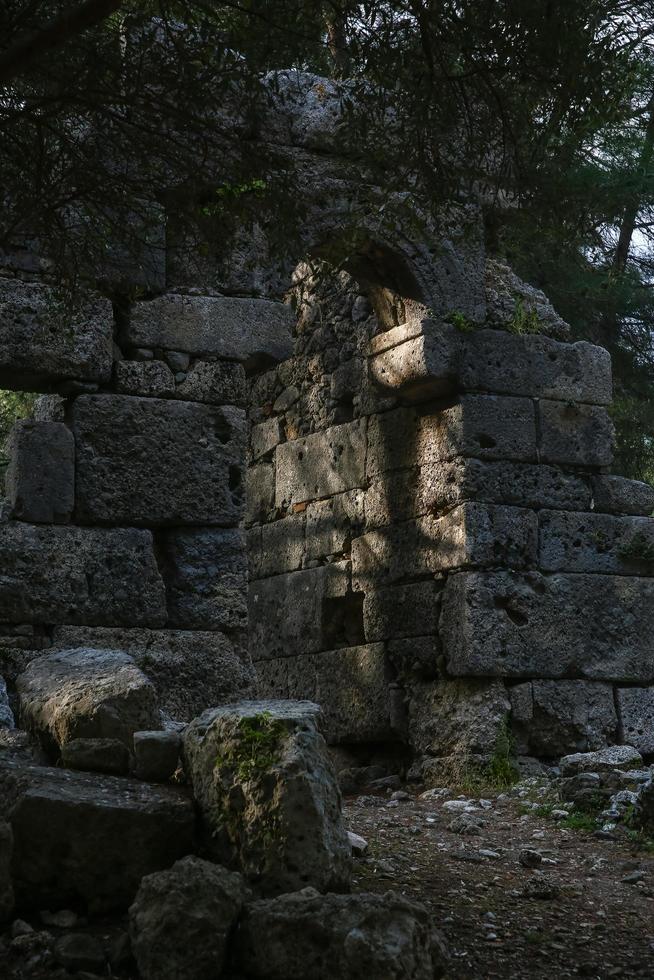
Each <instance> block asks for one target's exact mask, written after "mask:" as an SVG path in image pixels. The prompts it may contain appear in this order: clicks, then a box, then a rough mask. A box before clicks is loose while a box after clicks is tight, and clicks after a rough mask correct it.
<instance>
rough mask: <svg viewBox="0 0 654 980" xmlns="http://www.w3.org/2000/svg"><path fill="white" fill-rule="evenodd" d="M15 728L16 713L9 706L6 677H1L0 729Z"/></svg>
mask: <svg viewBox="0 0 654 980" xmlns="http://www.w3.org/2000/svg"><path fill="white" fill-rule="evenodd" d="M13 727H14V713H13V711H12V710H11V705H10V704H9V696H8V695H7V684H6V682H5V679H4V677H0V728H13Z"/></svg>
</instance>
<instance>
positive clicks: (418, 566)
mask: <svg viewBox="0 0 654 980" xmlns="http://www.w3.org/2000/svg"><path fill="white" fill-rule="evenodd" d="M536 553H537V517H536V514H535V513H533V512H532V511H529V510H526V509H525V508H521V507H504V506H501V505H493V504H479V503H472V502H470V503H464V504H461V506H460V507H455V508H454V510H451V511H450V512H449V513H447V514H445V515H444V516H443V517H431V516H427V517H420V518H418V519H417V520H414V521H406V522H405V523H402V524H393V525H390V526H388V527H383V528H379V529H377V530H375V531H369V532H368V533H367V534H364V535H362V536H361V537H360V538H356V539H355V540H354V541H353V543H352V583H353V588H354V589H355V590H357V591H364V592H368V591H370V590H374V589H375V588H379V587H380V586H381V585H389V584H391V583H393V582H399V581H401V580H402V579H404V578H407V577H415V576H417V575H428V574H436V573H438V572H442V571H446V570H450V569H455V568H470V567H483V566H492V565H508V566H509V567H512V568H525V567H529V566H533V564H534V563H535V560H536Z"/></svg>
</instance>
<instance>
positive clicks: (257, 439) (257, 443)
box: [250, 416, 284, 460]
mask: <svg viewBox="0 0 654 980" xmlns="http://www.w3.org/2000/svg"><path fill="white" fill-rule="evenodd" d="M283 440H284V432H283V429H282V423H281V419H279V418H277V417H275V416H273V418H270V419H266V421H265V422H259V424H258V425H254V426H252V432H251V433H250V447H251V450H252V459H254V460H257V459H261V457H263V456H267V455H268V454H269V453H271V452H272V451H273V449H275V447H276V446H278V445H279V443H280V442H283Z"/></svg>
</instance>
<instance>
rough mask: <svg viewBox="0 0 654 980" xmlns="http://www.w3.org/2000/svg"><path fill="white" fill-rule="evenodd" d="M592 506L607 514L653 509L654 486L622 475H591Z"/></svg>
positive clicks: (644, 513)
mask: <svg viewBox="0 0 654 980" xmlns="http://www.w3.org/2000/svg"><path fill="white" fill-rule="evenodd" d="M593 506H594V508H595V510H598V511H605V512H607V513H609V514H636V515H638V514H643V515H645V516H647V517H650V516H651V514H652V512H653V511H654V487H652V486H650V484H649V483H642V482H641V481H640V480H627V479H625V477H623V476H595V477H593Z"/></svg>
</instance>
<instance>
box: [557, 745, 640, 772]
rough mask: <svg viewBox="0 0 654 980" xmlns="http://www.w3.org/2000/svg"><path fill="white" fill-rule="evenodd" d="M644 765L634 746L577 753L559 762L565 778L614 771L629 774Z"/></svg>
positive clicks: (618, 746)
mask: <svg viewBox="0 0 654 980" xmlns="http://www.w3.org/2000/svg"><path fill="white" fill-rule="evenodd" d="M642 765H643V760H642V757H641V755H640V753H639V752H637V751H636V749H635V748H634V747H633V746H632V745H611V746H609V748H606V749H600V750H599V751H597V752H575V753H573V754H572V755H565V756H564V757H563V758H562V759H561V760H560V761H559V767H560V769H561V775H562V776H563V777H565V778H567V777H569V776H577V775H579V773H581V772H596V773H604V772H612V771H613V770H614V769H620V770H622V771H625V772H628V771H629V770H630V769H640V768H641V767H642Z"/></svg>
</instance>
